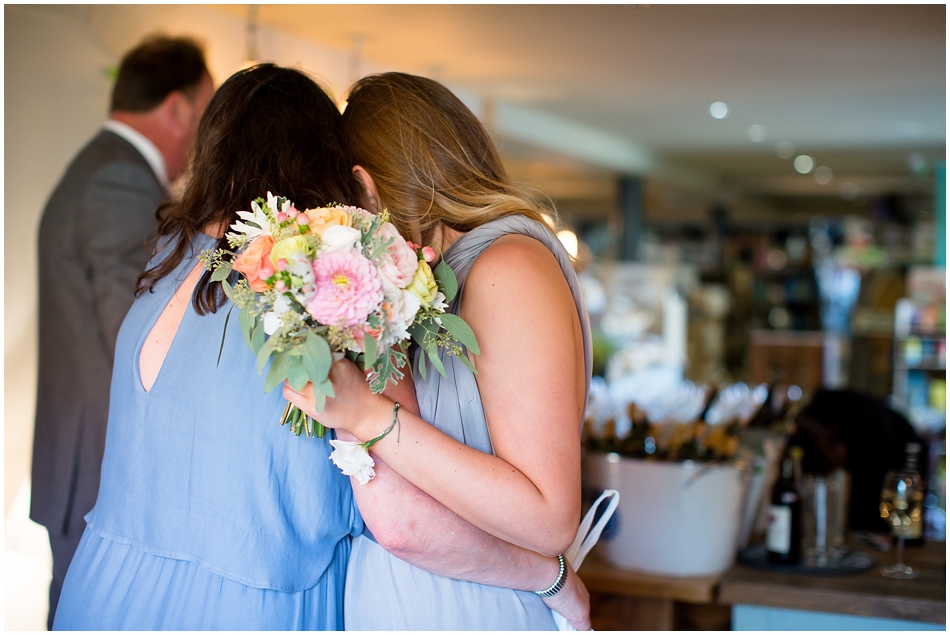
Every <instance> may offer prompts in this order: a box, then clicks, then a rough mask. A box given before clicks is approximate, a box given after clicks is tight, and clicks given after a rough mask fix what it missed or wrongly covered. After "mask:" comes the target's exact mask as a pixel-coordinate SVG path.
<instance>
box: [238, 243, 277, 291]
mask: <svg viewBox="0 0 950 635" xmlns="http://www.w3.org/2000/svg"><path fill="white" fill-rule="evenodd" d="M273 246H274V239H273V238H271V237H270V236H258V237H257V238H255V239H254V240H252V241H251V244H250V245H248V246H247V249H245V250H244V251H242V252H241V254H240V255H239V256H238V257H237V258H235V260H234V264H233V265H232V267H233V268H234V270H235V271H238V272H240V273H243V274H244V276H245V277H246V278H247V283H248V284H249V285H250V287H251V290H252V291H255V292H257V293H261V292H262V291H267V289H269V288H270V287H268V285H267V283H266V282H264V280H265V279H267V278H269V277H271V276H272V275H274V269H273V267H272V266H271V264H270V259H269V258H268V256H270V250H271V248H272V247H273ZM261 269H263V271H261ZM262 274H266V275H262Z"/></svg>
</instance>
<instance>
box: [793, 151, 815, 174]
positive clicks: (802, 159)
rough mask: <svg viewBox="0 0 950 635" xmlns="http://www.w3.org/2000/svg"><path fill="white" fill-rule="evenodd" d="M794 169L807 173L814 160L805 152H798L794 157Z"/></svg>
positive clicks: (812, 167)
mask: <svg viewBox="0 0 950 635" xmlns="http://www.w3.org/2000/svg"><path fill="white" fill-rule="evenodd" d="M794 165H795V171H796V172H798V173H799V174H808V173H809V172H811V171H812V170H813V169H814V168H815V160H814V159H812V158H811V157H810V156H808V155H807V154H799V155H798V156H797V157H795V163H794Z"/></svg>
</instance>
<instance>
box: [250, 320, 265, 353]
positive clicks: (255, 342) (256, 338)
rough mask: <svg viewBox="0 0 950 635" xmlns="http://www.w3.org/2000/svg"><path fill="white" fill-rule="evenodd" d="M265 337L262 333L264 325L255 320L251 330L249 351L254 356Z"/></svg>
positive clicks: (262, 344)
mask: <svg viewBox="0 0 950 635" xmlns="http://www.w3.org/2000/svg"><path fill="white" fill-rule="evenodd" d="M266 337H267V335H266V334H265V333H264V323H263V322H261V321H260V320H255V322H254V327H253V328H252V329H251V350H252V351H254V353H255V354H257V353H259V352H260V350H261V348H262V347H263V346H264V338H266Z"/></svg>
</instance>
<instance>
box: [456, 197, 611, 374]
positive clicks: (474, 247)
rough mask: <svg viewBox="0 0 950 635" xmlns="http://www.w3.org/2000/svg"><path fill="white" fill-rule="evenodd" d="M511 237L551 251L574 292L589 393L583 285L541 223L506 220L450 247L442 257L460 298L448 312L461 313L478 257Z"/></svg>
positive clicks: (492, 223)
mask: <svg viewBox="0 0 950 635" xmlns="http://www.w3.org/2000/svg"><path fill="white" fill-rule="evenodd" d="M509 234H522V235H524V236H530V237H531V238H534V239H535V240H537V241H539V242H541V243H542V244H544V245H545V246H546V247H547V248H548V249H549V250H551V253H552V254H554V257H555V259H557V262H558V264H559V265H560V267H561V272H562V273H563V274H564V277H565V279H566V280H567V283H568V285H569V286H570V288H571V294H572V295H573V296H574V304H575V305H576V307H577V316H578V318H579V319H580V324H581V331H582V333H583V336H584V358H585V360H584V364H585V371H586V374H587V382H588V385H587V388H588V390H589V389H590V376H591V371H592V368H593V359H592V352H591V334H590V322H589V320H588V317H587V309H586V307H585V306H584V299H583V297H582V296H581V287H580V283H579V282H578V280H577V274H576V273H575V272H574V263H573V262H572V261H571V257H570V255H568V253H567V250H566V249H564V246H563V245H562V244H561V241H559V240H558V239H557V237H556V236H555V235H554V232H552V231H551V230H549V229H548V228H547V227H545V226H544V225H542V224H541V223H539V222H538V221H535V220H532V219H530V218H528V217H526V216H521V215H512V216H503V217H501V218H498V219H495V220H493V221H489V222H487V223H485V224H484V225H479V226H478V227H476V228H475V229H473V230H471V231H469V232H466V233H465V234H463V235H462V236H461V238H459V239H458V240H457V241H455V242H454V243H453V244H452V245H451V246H450V247H449V249H448V250H447V251H446V252H445V255H444V256H443V257H444V259H445V262H446V264H448V265H449V266H450V267H451V268H452V271H453V272H454V273H455V277H456V278H457V279H458V283H459V290H458V294H457V295H456V296H455V298H454V299H453V300H452V302H451V304H450V305H449V309H448V310H449V312H451V313H454V314H456V315H457V314H458V313H459V311H460V310H461V302H462V296H463V295H464V291H465V281H466V280H467V279H468V274H469V271H471V269H472V265H473V264H475V261H476V260H477V259H478V257H479V256H480V255H481V254H482V252H484V251H485V250H486V249H488V247H490V246H491V244H492V243H494V242H495V241H496V240H498V239H499V238H501V237H502V236H506V235H509Z"/></svg>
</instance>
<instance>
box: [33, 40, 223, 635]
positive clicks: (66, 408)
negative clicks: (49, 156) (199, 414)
mask: <svg viewBox="0 0 950 635" xmlns="http://www.w3.org/2000/svg"><path fill="white" fill-rule="evenodd" d="M213 91H214V86H213V83H212V80H211V76H210V75H209V73H208V70H207V67H206V65H205V60H204V53H203V51H202V49H201V48H200V47H199V46H198V45H197V44H196V43H195V42H194V41H192V40H190V39H187V38H170V37H164V36H154V37H150V38H147V39H146V40H144V41H143V42H141V43H140V44H139V45H138V46H136V47H135V48H134V49H132V50H131V51H129V52H128V53H127V54H126V55H125V57H124V58H123V59H122V62H121V65H120V66H119V72H118V77H117V78H116V81H115V85H114V87H113V91H112V100H111V106H110V113H109V118H108V120H107V121H106V123H105V124H104V125H103V127H102V130H100V131H99V132H98V134H97V135H96V136H95V137H94V138H93V139H92V140H91V141H90V142H89V143H88V144H87V145H86V146H85V147H84V148H83V149H82V150H81V151H80V152H79V154H78V155H77V156H76V158H75V159H73V161H72V163H71V164H70V165H69V167H68V168H67V170H66V173H65V174H64V175H63V177H62V179H61V180H60V182H59V184H58V185H57V186H56V189H55V190H54V191H53V193H52V195H51V196H50V198H49V201H48V202H47V204H46V208H45V209H44V211H43V217H42V220H41V222H40V230H39V285H40V287H39V303H40V304H39V383H38V396H37V406H36V427H35V432H34V440H33V467H32V496H31V503H30V518H31V519H32V520H34V521H36V522H37V523H39V524H41V525H44V526H45V527H46V528H47V530H48V531H49V537H50V546H51V547H52V552H53V579H52V583H51V584H50V593H49V606H50V610H49V618H48V625H49V626H52V623H53V616H54V614H55V612H56V606H57V603H58V600H59V595H60V591H61V589H62V584H63V578H64V576H65V574H66V570H67V568H68V567H69V563H70V561H71V560H72V557H73V554H74V553H75V551H76V547H77V545H78V544H79V539H80V537H81V536H82V533H83V529H84V528H85V522H84V520H83V516H85V514H86V513H87V512H88V511H89V510H90V509H92V507H93V504H94V503H95V501H96V494H97V492H98V490H99V470H100V466H101V462H102V454H103V447H104V445H105V434H106V421H107V418H108V406H109V383H110V380H111V377H112V362H113V356H114V353H115V342H116V336H117V334H118V331H119V326H120V325H121V323H122V320H123V318H124V317H125V314H126V312H127V311H128V309H129V307H130V306H131V305H132V301H133V300H134V299H135V283H136V279H137V278H138V276H139V274H141V273H142V270H143V269H144V267H145V264H146V262H147V260H148V249H147V245H146V243H147V241H148V240H149V239H151V238H152V237H153V236H154V235H155V234H156V232H157V229H158V221H157V219H156V216H155V212H156V210H157V209H158V207H159V205H161V204H162V202H163V201H165V200H167V199H168V198H169V196H170V193H169V186H170V183H171V182H172V181H174V180H175V179H176V178H177V177H178V176H179V175H180V174H181V173H182V171H183V169H184V167H185V165H186V162H187V158H188V154H189V152H190V150H191V147H192V144H193V142H194V138H195V133H196V131H197V128H198V121H199V120H200V118H201V115H202V113H203V112H204V109H205V106H206V105H207V104H208V101H209V99H210V98H211V94H212V92H213Z"/></svg>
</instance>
